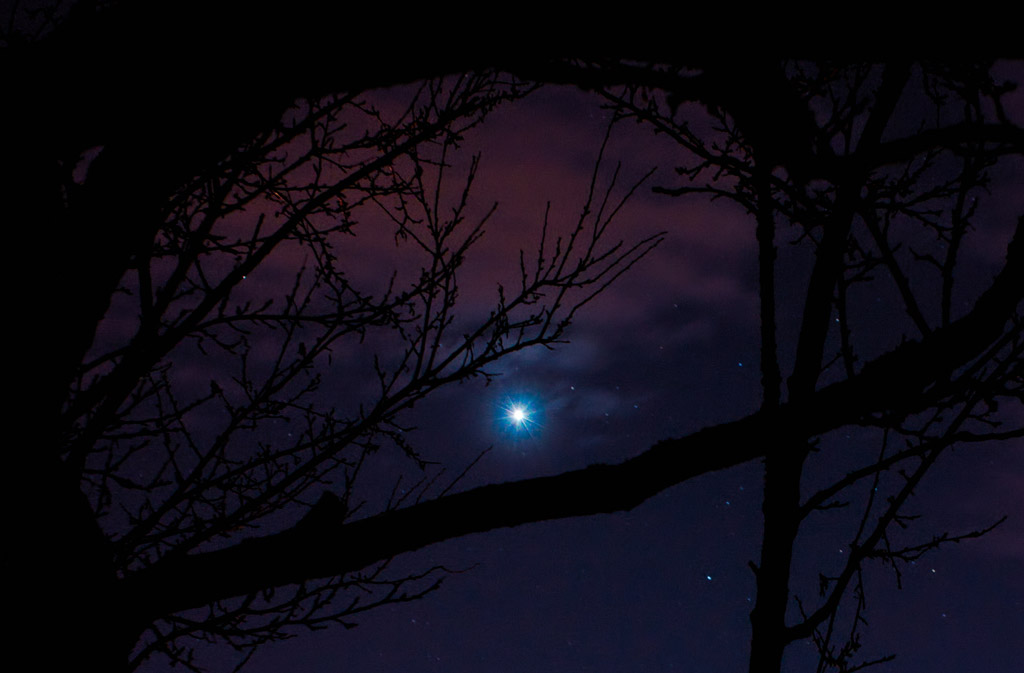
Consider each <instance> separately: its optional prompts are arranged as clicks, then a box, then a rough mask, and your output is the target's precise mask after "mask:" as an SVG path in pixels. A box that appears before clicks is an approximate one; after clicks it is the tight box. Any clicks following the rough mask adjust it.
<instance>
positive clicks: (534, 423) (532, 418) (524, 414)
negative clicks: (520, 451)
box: [501, 397, 540, 437]
mask: <svg viewBox="0 0 1024 673" xmlns="http://www.w3.org/2000/svg"><path fill="white" fill-rule="evenodd" d="M501 416H502V420H503V421H504V424H505V426H506V427H507V428H508V429H509V430H511V431H512V432H513V434H515V435H522V436H526V437H532V436H533V431H534V430H536V429H538V428H539V427H540V423H539V421H540V418H539V416H540V414H539V412H538V409H537V407H536V406H534V404H533V402H532V401H530V400H527V399H524V398H522V397H520V398H518V399H515V400H512V399H508V400H506V402H505V403H504V404H502V405H501Z"/></svg>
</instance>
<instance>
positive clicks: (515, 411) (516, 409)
mask: <svg viewBox="0 0 1024 673" xmlns="http://www.w3.org/2000/svg"><path fill="white" fill-rule="evenodd" d="M508 417H509V418H511V419H512V422H513V423H515V424H516V425H522V424H523V423H525V422H526V421H527V420H528V419H529V414H527V413H526V409H524V408H523V407H521V406H519V405H518V404H516V405H513V407H512V408H511V409H509V413H508Z"/></svg>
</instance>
